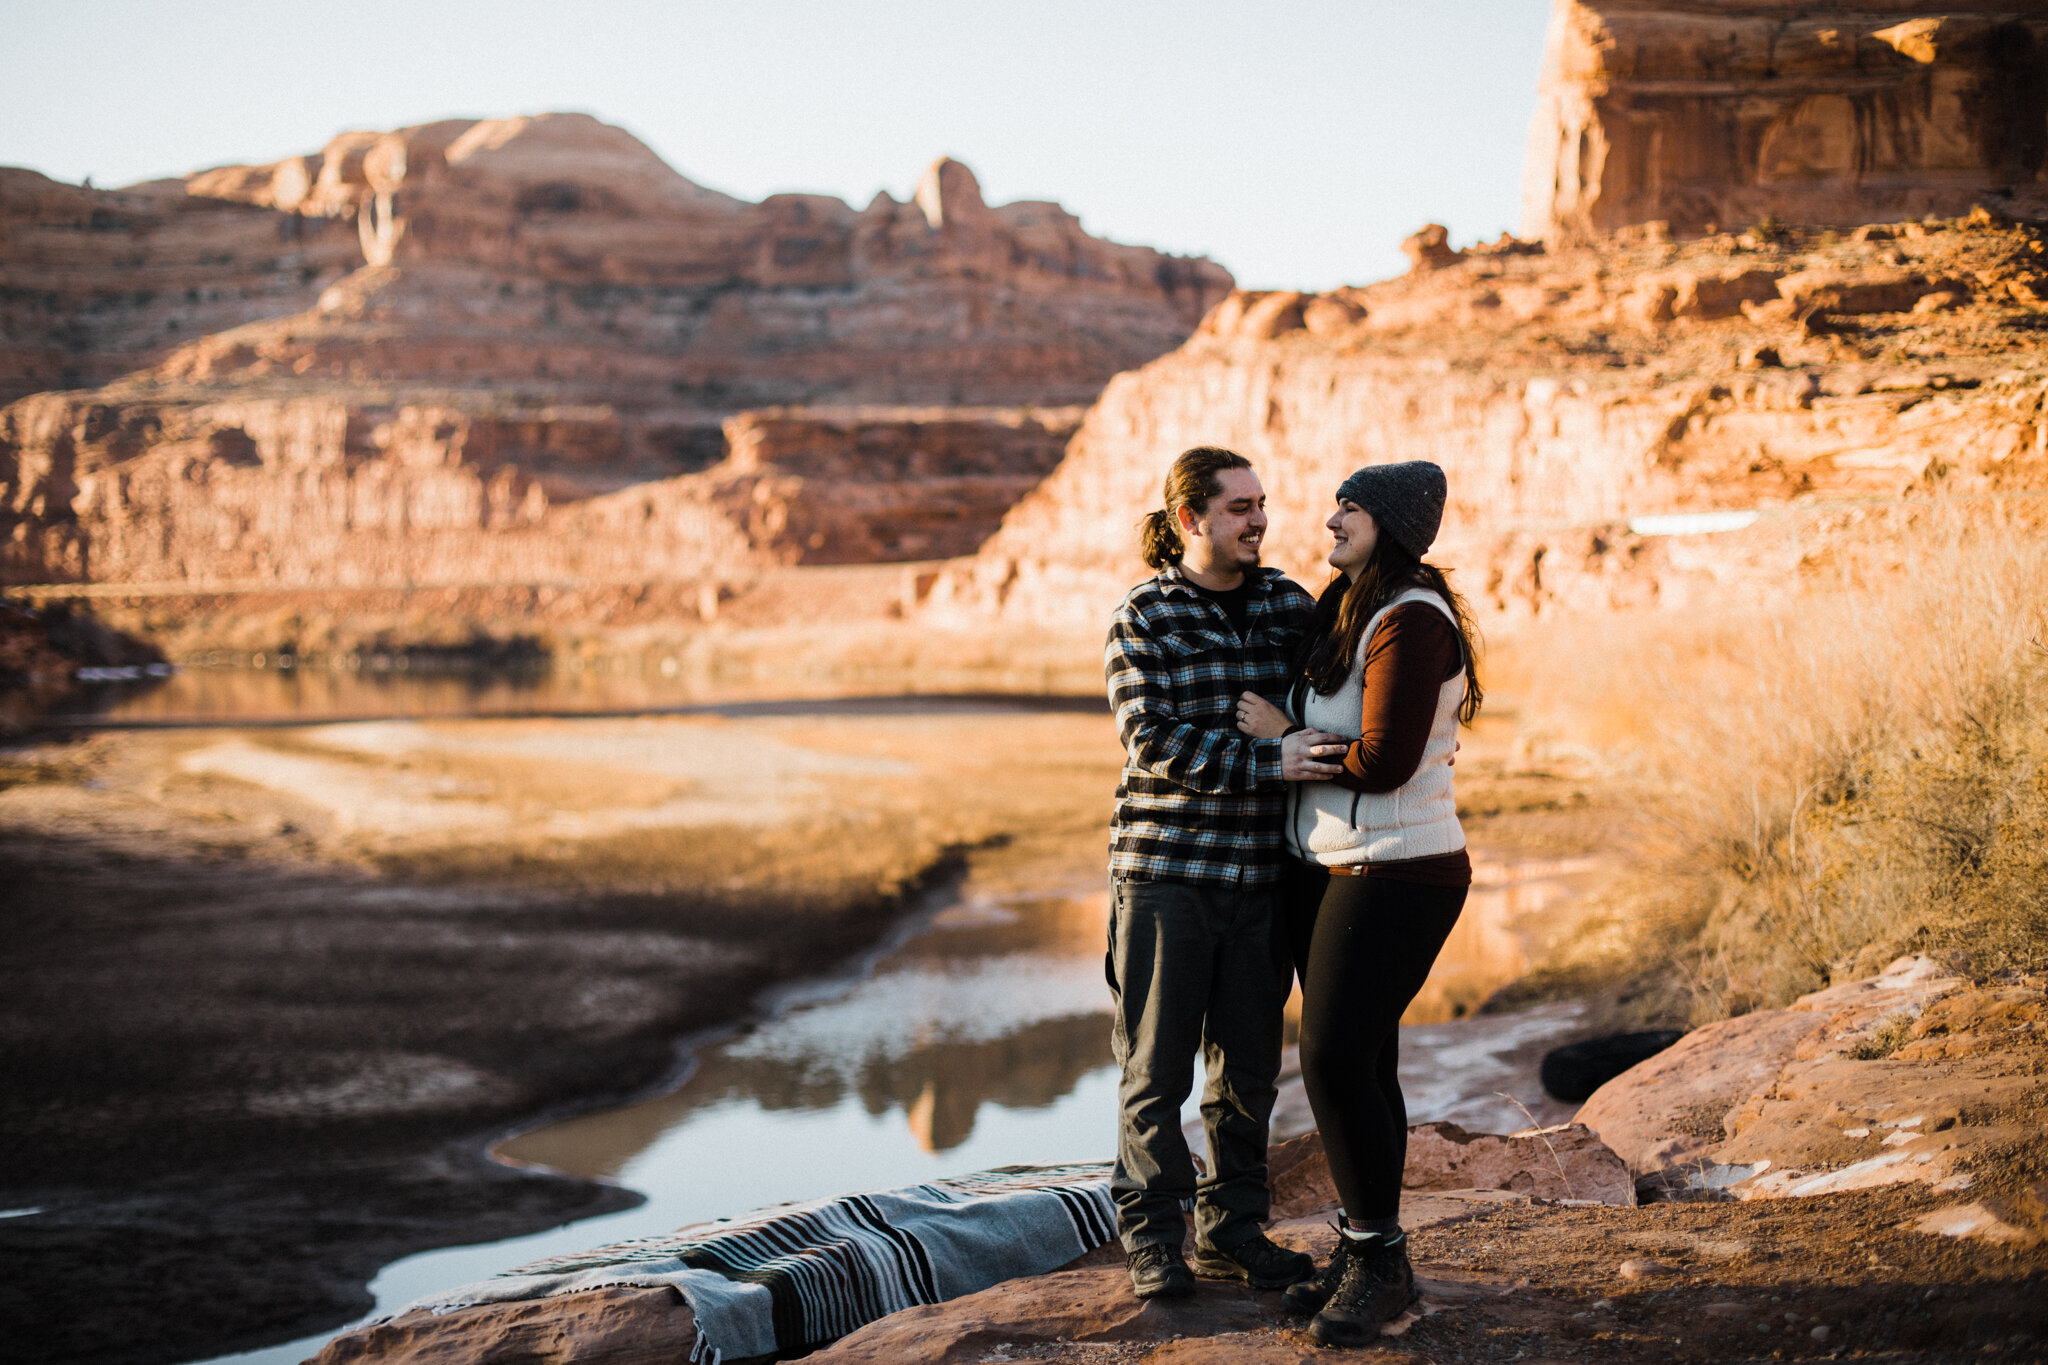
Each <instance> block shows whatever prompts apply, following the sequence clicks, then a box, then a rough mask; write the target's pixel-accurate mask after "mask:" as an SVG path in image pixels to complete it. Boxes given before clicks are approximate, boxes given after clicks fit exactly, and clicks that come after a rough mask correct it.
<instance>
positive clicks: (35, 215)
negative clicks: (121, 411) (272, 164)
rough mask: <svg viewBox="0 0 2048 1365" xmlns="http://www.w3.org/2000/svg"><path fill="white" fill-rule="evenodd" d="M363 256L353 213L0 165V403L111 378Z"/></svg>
mask: <svg viewBox="0 0 2048 1365" xmlns="http://www.w3.org/2000/svg"><path fill="white" fill-rule="evenodd" d="M362 263H363V256H362V248H361V246H360V245H359V244H358V242H357V238H356V231H355V227H354V225H353V224H352V223H347V222H342V221H340V220H337V219H328V218H320V217H299V216H296V215H285V214H279V213H273V212H267V211H265V210H263V209H261V208H257V207H254V206H251V205H250V204H247V203H238V202H235V201H231V200H224V199H214V198H208V197H203V196H199V195H192V194H188V193H186V188H185V186H184V185H183V184H182V183H180V182H177V181H171V182H168V183H164V182H158V183H152V184H148V185H138V186H136V187H135V188H133V189H129V190H119V191H107V190H90V189H81V188H79V187H78V186H75V185H64V184H59V183H58V182H57V181H54V180H51V179H49V178H47V177H45V176H41V175H38V174H36V173H35V172H34V171H25V170H17V169H14V168H12V167H0V403H7V402H12V401H13V400H14V399H16V398H19V397H21V396H22V395H24V394H28V393H34V392H37V391H39V390H43V389H76V388H84V387H88V386H93V385H98V384H104V383H106V382H107V381H109V380H111V379H113V378H115V377H116V376H118V375H121V374H125V373H127V372H128V371H130V370H134V369H138V368H141V367H144V366H147V365H152V364H155V363H156V362H158V361H160V360H162V359H163V358H164V357H165V356H166V355H168V354H169V353H170V352H171V351H172V350H174V349H176V348H177V347H179V346H181V345H184V344H185V343H187V342H191V341H195V340H197V339H199V338H200V337H203V336H207V335H209V334H211V333H214V332H221V331H226V330H228V329H230V328H233V327H238V326H241V325H242V324H244V323H248V322H254V321H256V320H258V319H261V318H274V317H278V316H280V315H283V314H287V313H293V312H297V311H298V310H299V309H302V308H305V307H307V306H309V305H310V304H311V303H312V302H313V300H314V299H316V298H318V297H319V295H320V291H321V290H322V289H324V288H326V287H327V286H328V285H331V284H333V283H335V282H336V281H338V280H340V279H341V278H343V277H344V276H345V275H347V274H348V273H349V272H350V271H352V270H355V269H356V268H358V267H359V266H361V265H362Z"/></svg>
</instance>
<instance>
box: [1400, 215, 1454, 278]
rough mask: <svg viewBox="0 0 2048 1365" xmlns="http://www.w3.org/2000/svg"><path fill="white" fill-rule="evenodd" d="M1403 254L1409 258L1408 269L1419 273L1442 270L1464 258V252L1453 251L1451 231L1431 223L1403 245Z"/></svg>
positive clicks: (1440, 224)
mask: <svg viewBox="0 0 2048 1365" xmlns="http://www.w3.org/2000/svg"><path fill="white" fill-rule="evenodd" d="M1401 254H1402V255H1404V256H1406V257H1407V258H1408V268H1409V269H1410V270H1412V271H1415V272H1417V273H1421V272H1424V271H1430V270H1441V269H1443V268H1444V267H1445V266H1447V265H1456V264H1457V263H1458V262H1459V261H1460V260H1462V259H1463V258H1464V253H1463V252H1460V251H1453V250H1452V249H1451V233H1450V229H1448V228H1446V227H1445V226H1444V225H1443V224H1442V223H1429V224H1426V225H1424V226H1423V227H1422V229H1421V230H1420V231H1417V232H1414V233H1411V234H1410V235H1409V236H1408V238H1407V239H1406V240H1405V241H1403V242H1402V243H1401Z"/></svg>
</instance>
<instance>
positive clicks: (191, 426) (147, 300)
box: [0, 114, 1231, 588]
mask: <svg viewBox="0 0 2048 1365" xmlns="http://www.w3.org/2000/svg"><path fill="white" fill-rule="evenodd" d="M0 280H4V290H0V310H4V311H0V324H4V325H0V336H4V338H5V341H4V344H0V399H12V400H14V401H13V403H12V405H11V406H9V407H7V408H5V409H0V488H4V498H0V581H6V582H10V583H15V584H21V583H34V582H43V581H61V582H72V581H93V582H107V581H117V582H154V583H162V582H173V583H179V584H187V585H191V584H207V583H240V582H254V583H257V584H259V585H266V586H277V585H287V586H289V585H299V586H308V587H316V588H328V587H338V586H349V585H353V584H360V583H364V582H376V583H405V582H417V581H420V580H421V579H450V578H452V579H458V580H463V581H472V582H473V581H496V580H500V579H512V580H516V581H522V582H523V581H528V580H530V579H532V578H533V577H535V576H536V575H541V576H546V575H553V576H555V577H557V578H560V577H577V576H582V577H588V576H596V577H599V578H601V579H605V580H607V581H618V580H619V579H620V578H621V576H630V575H638V576H640V577H642V578H645V577H648V576H654V577H674V576H677V575H689V574H701V573H703V572H705V571H706V569H707V566H718V565H726V564H729V565H734V566H749V565H759V564H772V563H787V562H820V561H824V562H844V561H847V560H849V559H851V560H855V561H860V560H872V559H901V558H920V559H924V558H935V557H943V556H946V555H950V554H956V553H960V552H962V551H964V550H971V549H972V548H973V546H974V545H975V544H976V543H978V542H979V540H980V539H982V538H983V537H985V536H986V535H987V534H988V532H989V531H990V530H992V529H993V527H994V525H995V522H996V520H997V518H999V517H1000V515H1001V514H1002V512H1003V511H1004V510H1005V509H1006V508H1007V507H1008V506H1009V505H1010V504H1011V503H1012V502H1014V501H1015V500H1016V498H1017V497H1018V496H1019V495H1020V494H1021V493H1022V492H1023V491H1025V490H1026V489H1027V488H1029V487H1030V486H1031V485H1032V484H1033V483H1035V482H1036V481H1037V479H1038V478H1040V477H1042V476H1043V475H1044V473H1045V472H1047V470H1048V469H1049V468H1050V466H1051V464H1052V463H1053V462H1054V461H1055V460H1056V458H1057V456H1058V452H1059V449H1060V447H1061V445H1062V444H1063V442H1064V439H1065V437H1066V436H1067V435H1068V434H1069V433H1070V431H1071V428H1072V426H1073V424H1074V421H1075V417H1076V413H1075V412H1073V411H1070V410H1068V409H1069V408H1070V407H1071V405H1076V404H1081V403H1085V402H1086V401H1088V400H1089V399H1091V398H1093V397H1094V395H1095V394H1096V393H1097V392H1098V391H1099V390H1100V388H1101V386H1102V385H1103V383H1104V382H1105V381H1106V380H1107V379H1108V378H1109V377H1110V376H1111V375H1112V374H1114V373H1116V372H1117V371H1119V370H1123V369H1126V368H1129V367H1130V366H1132V365H1135V364H1139V363H1142V362H1143V361H1145V360H1149V359H1151V358H1152V357H1154V356H1157V355H1159V354H1160V353H1162V352H1164V351H1167V350H1169V349H1171V348H1172V347H1173V346H1175V345H1176V344H1178V343H1179V342H1180V341H1181V340H1183V339H1184V338H1185V337H1186V336H1187V335H1188V334H1189V332H1190V331H1191V330H1192V329H1193V327H1194V326H1195V324H1196V323H1197V322H1198V321H1199V320H1200V318H1201V317H1202V316H1203V314H1204V313H1205V312H1206V310H1207V309H1208V308H1209V307H1210V306H1211V305H1213V304H1214V303H1215V302H1216V301H1217V300H1218V299H1220V298H1221V297H1223V296H1224V295H1225V294H1226V293H1227V292H1228V290H1229V288H1230V284H1231V280H1230V276H1229V275H1228V273H1227V272H1225V271H1223V270H1222V269H1221V268H1220V267H1218V266H1216V265H1214V264H1212V263H1211V262H1208V261H1206V260H1202V259H1198V258H1182V257H1172V256H1166V255H1162V254H1161V253H1158V252H1155V251H1152V250H1149V249H1147V248H1142V247H1132V246H1123V245H1119V244H1116V243H1113V242H1106V241H1102V240H1099V239H1096V238H1093V237H1090V236H1089V235H1088V234H1087V233H1085V232H1084V231H1082V229H1081V226H1080V223H1079V221H1078V220H1077V219H1076V218H1075V217H1074V216H1073V215H1071V214H1069V213H1067V212H1066V211H1065V210H1063V209H1061V208H1060V207H1059V206H1058V205H1057V204H1052V203H1040V202H1021V203H1014V204H1007V205H1001V206H997V207H991V206H989V205H988V204H986V203H985V202H984V201H983V199H982V197H981V192H980V189H979V186H978V185H977V183H976V181H975V178H974V175H973V173H972V172H971V171H969V170H968V168H967V167H965V166H963V165H961V164H960V163H959V162H956V161H953V160H950V159H941V160H939V161H938V162H936V163H934V164H933V165H932V166H931V167H930V169H929V170H928V171H927V172H926V173H925V175H924V178H923V180H922V181H921V183H920V184H919V186H918V188H917V191H916V194H915V197H914V199H913V200H912V201H911V202H908V203H898V202H897V201H895V200H894V199H892V198H891V197H890V196H888V195H887V194H879V195H877V196H876V197H875V199H874V201H873V202H872V203H870V204H869V205H868V206H867V207H866V208H864V209H860V210H855V209H853V208H850V207H849V206H847V205H846V204H844V203H841V202H840V201H839V200H836V199H832V198H829V197H825V196H820V195H802V194H786V195H776V196H773V197H771V198H769V199H768V200H766V201H765V202H763V203H760V204H750V203H745V202H742V201H739V200H736V199H732V198H730V197H728V196H725V195H722V194H719V193H716V192H714V191H711V190H707V189H704V188H701V187H699V186H697V185H694V184H692V183H691V182H690V181H688V180H686V179H685V178H683V177H682V176H680V175H678V174H677V173H676V172H675V171H673V170H672V169H670V168H669V167H668V166H667V165H666V164H664V163H663V162H662V161H661V160H660V159H659V158H658V157H657V156H656V155H655V154H654V153H653V152H652V151H650V150H649V149H648V148H647V147H645V146H644V145H642V144H641V143H640V142H638V141H637V140H636V139H634V138H633V137H632V136H631V135H630V134H628V133H626V132H624V131H623V130H621V129H618V128H614V127H610V126H608V125H605V124H603V123H600V122H598V121H597V120H595V119H592V118H589V117H587V116H584V115H579V114H551V115H542V116H539V117H534V118H511V119H493V120H483V121H468V120H460V121H451V122H444V123H436V124H430V125H426V126H423V127H418V128H405V129H400V130H398V131H396V132H391V133H350V134H344V135H343V136H341V137H338V138H336V139H335V140H334V141H333V142H332V143H330V144H329V145H328V146H327V148H326V149H325V150H324V151H322V152H321V153H319V154H317V155H314V156H307V157H296V158H291V159H288V160H285V161H282V162H278V163H276V164H275V165H270V166H231V167H224V168H221V169H218V170H212V171H207V172H203V173H200V174H197V175H193V176H189V177H186V178H184V179H183V180H170V181H159V182H151V183H148V184H144V185H138V186H135V187H132V188H130V189H127V190H121V191H112V192H107V191H95V190H90V189H84V188H77V187H73V186H68V185H58V184H55V183H53V182H51V181H49V180H47V179H45V178H44V177H42V176H39V175H36V174H34V173H33V172H29V171H22V170H0ZM109 381H111V382H109ZM88 385H96V386H98V387H82V386H88ZM820 407H822V408H824V409H826V410H824V411H821V412H818V411H813V410H814V409H817V408H820ZM760 408H765V409H768V411H765V412H761V413H758V414H755V415H743V414H747V413H748V412H749V410H752V409H760ZM877 409H879V410H877ZM940 409H944V410H943V411H942V410H940ZM735 422H737V423H738V426H737V427H735V426H734V425H733V423H735ZM711 466H717V468H716V470H715V471H714V472H712V473H711V474H710V475H709V476H708V477H705V478H695V479H693V478H691V477H689V476H691V475H694V474H699V473H702V472H704V471H706V470H707V468H709V467H711ZM678 476H681V477H680V478H679V477H678ZM828 476H829V477H830V478H831V480H832V481H833V482H832V484H831V485H830V487H829V492H828V495H827V496H828V500H829V501H831V502H832V504H833V506H832V510H831V512H830V513H829V515H823V516H822V519H821V514H820V512H819V510H818V508H817V507H816V506H815V505H812V504H811V503H807V502H806V500H805V497H804V494H803V492H802V485H803V483H804V481H805V480H806V479H810V480H811V481H813V483H814V484H816V485H817V486H818V487H820V488H826V487H827V485H825V484H824V483H823V482H822V480H824V479H826V478H827V477H828ZM848 480H851V482H848ZM855 485H857V487H856V486H855ZM892 489H893V491H892ZM621 490H630V491H628V492H626V493H625V494H624V496H623V498H620V497H616V496H612V495H617V494H619V493H620V491H621ZM848 490H851V491H852V494H853V495H852V496H851V497H850V498H848V499H847V501H846V505H845V506H839V505H838V502H837V498H838V494H839V493H840V492H843V491H848ZM824 522H829V523H830V524H829V525H826V524H824ZM663 546H668V547H671V549H668V550H665V549H664V548H662V547H663ZM593 549H596V550H597V557H596V558H595V559H593V558H592V557H591V556H590V554H589V553H588V552H589V551H591V550H593ZM674 549H679V552H680V554H681V558H680V559H678V558H677V557H676V555H675V554H674V553H671V550H674Z"/></svg>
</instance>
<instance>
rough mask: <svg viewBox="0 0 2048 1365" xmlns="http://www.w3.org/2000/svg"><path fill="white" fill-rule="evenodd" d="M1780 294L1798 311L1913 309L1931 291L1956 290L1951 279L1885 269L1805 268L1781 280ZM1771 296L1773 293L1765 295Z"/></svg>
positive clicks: (1886, 311)
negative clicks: (1929, 277)
mask: <svg viewBox="0 0 2048 1365" xmlns="http://www.w3.org/2000/svg"><path fill="white" fill-rule="evenodd" d="M1776 287H1777V292H1778V294H1779V295H1780V296H1781V297H1783V298H1784V299H1785V300H1787V301H1788V302H1789V303H1791V305H1792V308H1793V311H1794V312H1795V313H1804V312H1806V311H1807V310H1809V309H1814V308H1818V309H1820V310H1821V311H1823V312H1828V313H1844V314H1850V313H1909V312H1912V311H1913V309H1914V308H1915V307H1916V306H1918V304H1919V302H1920V300H1921V299H1923V298H1926V297H1927V296H1928V295H1930V294H1935V293H1949V294H1954V293H1956V292H1957V291H1958V290H1959V289H1960V286H1959V285H1957V284H1955V283H1954V282H1953V281H1948V280H1930V279H1928V278H1927V277H1925V276H1923V275H1913V274H1898V273H1892V272H1888V271H1881V270H1827V269H1820V270H1801V271H1799V272H1798V273H1796V274H1792V275H1787V276H1785V277H1784V278H1782V279H1780V280H1778V281H1777V286H1776ZM1759 297H1760V298H1768V297H1769V295H1761V296H1759Z"/></svg>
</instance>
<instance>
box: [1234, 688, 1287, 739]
mask: <svg viewBox="0 0 2048 1365" xmlns="http://www.w3.org/2000/svg"><path fill="white" fill-rule="evenodd" d="M1293 724H1294V722H1293V721H1291V720H1289V719H1287V713H1286V712H1285V711H1282V710H1281V709H1280V708H1279V707H1277V706H1275V705H1273V703H1272V702H1269V701H1267V700H1266V699H1265V698H1264V697H1262V696H1260V695H1259V694H1258V693H1256V692H1246V693H1244V694H1243V695H1242V696H1240V697H1239V698H1238V699H1237V728H1238V729H1240V730H1242V731H1244V732H1245V733H1246V734H1248V735H1250V736H1251V737H1252V738H1253V739H1278V738H1280V737H1281V736H1282V735H1284V734H1286V733H1287V731H1288V728H1289V727H1290V726H1292V725H1293Z"/></svg>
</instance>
